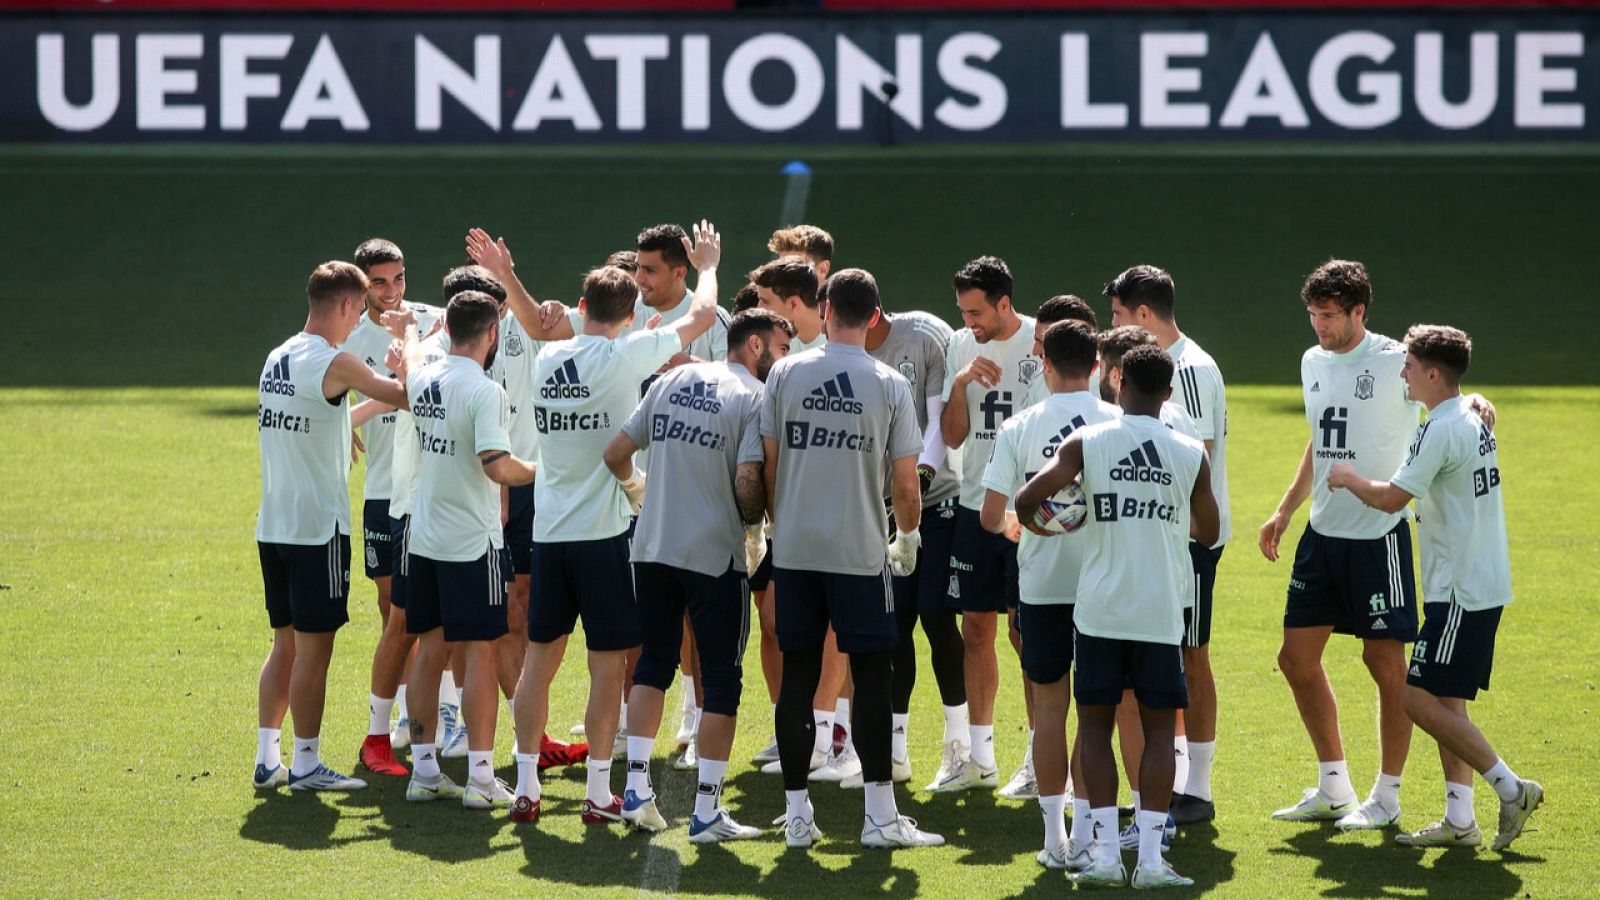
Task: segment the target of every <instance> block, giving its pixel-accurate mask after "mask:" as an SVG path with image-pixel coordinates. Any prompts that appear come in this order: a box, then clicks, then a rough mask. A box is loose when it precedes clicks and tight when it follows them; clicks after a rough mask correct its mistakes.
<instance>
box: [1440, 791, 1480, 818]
mask: <svg viewBox="0 0 1600 900" xmlns="http://www.w3.org/2000/svg"><path fill="white" fill-rule="evenodd" d="M1444 820H1445V821H1446V822H1449V823H1450V824H1451V825H1454V826H1456V827H1457V828H1465V827H1467V826H1468V825H1471V824H1472V823H1473V822H1476V821H1478V817H1477V816H1476V815H1474V814H1473V812H1472V788H1471V787H1470V786H1468V785H1465V784H1456V783H1455V782H1454V781H1446V782H1445V783H1444Z"/></svg>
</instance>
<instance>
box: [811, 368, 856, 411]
mask: <svg viewBox="0 0 1600 900" xmlns="http://www.w3.org/2000/svg"><path fill="white" fill-rule="evenodd" d="M800 408H801V409H809V410H813V411H815V412H842V413H850V414H851V415H853V416H859V415H861V411H862V410H863V409H864V407H863V406H862V405H861V401H859V400H857V399H856V392H855V389H854V388H852V387H850V375H849V373H847V372H840V373H839V374H837V375H835V376H833V377H832V378H830V379H828V380H827V381H824V382H823V383H822V386H821V387H819V388H814V389H813V390H812V391H811V393H810V394H809V395H808V396H807V397H806V398H805V399H804V400H802V401H801V402H800Z"/></svg>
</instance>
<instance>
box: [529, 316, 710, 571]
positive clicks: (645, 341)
mask: <svg viewBox="0 0 1600 900" xmlns="http://www.w3.org/2000/svg"><path fill="white" fill-rule="evenodd" d="M681 349H683V342H682V341H681V340H679V338H678V333H677V332H676V331H673V330H671V329H666V330H663V329H659V328H658V329H655V330H646V331H636V332H634V333H633V334H630V335H627V336H626V337H619V338H616V339H615V340H612V339H610V338H605V337H601V336H599V335H588V334H580V335H578V336H577V337H575V338H572V339H571V340H566V341H554V342H552V343H550V344H549V345H547V346H546V347H545V348H544V349H543V350H541V351H540V352H539V355H538V356H537V357H536V358H535V360H534V368H533V380H534V384H535V385H536V392H535V397H534V406H533V410H534V421H535V423H536V427H537V428H538V430H539V477H538V479H537V480H536V481H534V495H533V498H534V509H537V510H538V511H539V512H538V515H536V516H534V518H533V539H534V540H535V541H539V542H541V543H560V542H564V541H595V540H602V539H604V538H611V537H616V536H617V535H619V534H622V533H623V532H625V531H627V530H628V522H629V520H630V519H631V518H632V512H631V510H630V508H629V506H628V498H627V495H625V494H624V493H623V492H622V484H621V482H619V481H617V479H616V478H615V477H614V476H612V474H611V470H610V469H608V468H606V466H605V463H604V462H603V461H602V459H601V457H602V456H603V454H604V452H605V448H606V444H608V443H610V442H611V438H612V437H613V436H615V435H616V433H617V431H618V430H619V429H621V428H622V423H624V422H626V421H627V420H628V416H629V414H630V413H632V412H633V409H634V407H635V406H636V405H637V404H638V402H639V385H640V384H641V383H643V382H644V380H645V379H646V378H648V377H650V375H651V374H652V373H654V372H655V371H656V370H657V369H659V368H661V367H662V366H663V365H665V364H666V362H667V360H669V359H671V358H672V355H673V354H674V353H677V352H678V351H679V350H681Z"/></svg>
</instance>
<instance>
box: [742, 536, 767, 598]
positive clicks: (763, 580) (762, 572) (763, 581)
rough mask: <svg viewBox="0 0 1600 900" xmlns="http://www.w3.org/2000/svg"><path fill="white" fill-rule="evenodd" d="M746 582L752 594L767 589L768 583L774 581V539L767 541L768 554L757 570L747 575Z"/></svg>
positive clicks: (762, 559)
mask: <svg viewBox="0 0 1600 900" xmlns="http://www.w3.org/2000/svg"><path fill="white" fill-rule="evenodd" d="M745 582H746V583H747V584H749V586H750V593H752V594H759V593H761V592H762V591H764V590H766V589H767V585H769V584H771V583H772V541H771V540H770V539H769V540H768V541H767V555H766V556H763V557H761V565H759V566H756V570H755V571H754V572H751V573H750V574H749V575H748V576H746V578H745Z"/></svg>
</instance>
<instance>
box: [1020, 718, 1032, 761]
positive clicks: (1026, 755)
mask: <svg viewBox="0 0 1600 900" xmlns="http://www.w3.org/2000/svg"><path fill="white" fill-rule="evenodd" d="M1022 764H1023V765H1025V766H1027V767H1029V768H1030V769H1031V768H1033V729H1032V728H1029V729H1028V749H1027V750H1026V751H1025V752H1024V753H1023V754H1022Z"/></svg>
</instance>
